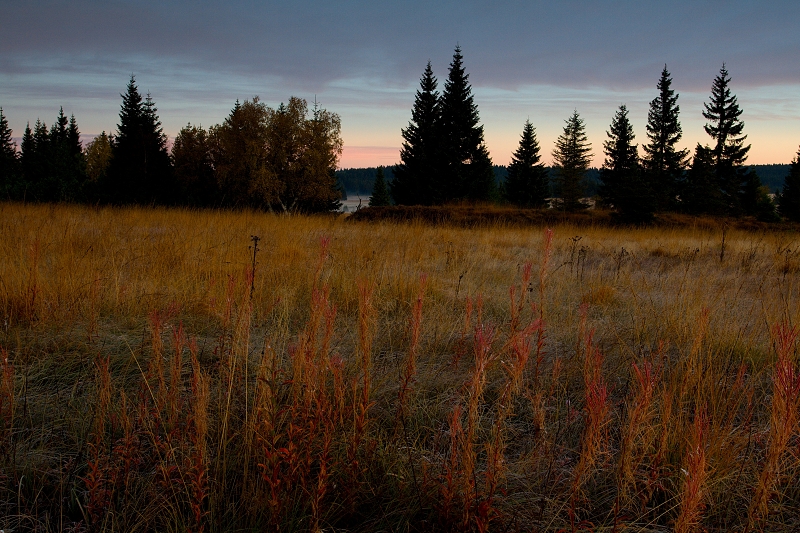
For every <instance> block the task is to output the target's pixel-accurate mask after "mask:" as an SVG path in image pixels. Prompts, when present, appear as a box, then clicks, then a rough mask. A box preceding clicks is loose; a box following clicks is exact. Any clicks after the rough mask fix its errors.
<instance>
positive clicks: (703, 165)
mask: <svg viewBox="0 0 800 533" xmlns="http://www.w3.org/2000/svg"><path fill="white" fill-rule="evenodd" d="M681 208H682V209H683V210H684V211H686V212H688V213H693V214H699V213H709V214H722V213H724V212H725V201H724V199H723V197H722V190H721V189H720V187H719V183H718V182H717V174H716V166H715V163H714V153H713V152H712V150H711V148H709V147H708V146H702V145H700V143H697V146H696V147H695V149H694V157H693V158H692V165H691V167H690V168H689V171H688V173H687V176H686V183H685V184H684V186H683V190H682V191H681Z"/></svg>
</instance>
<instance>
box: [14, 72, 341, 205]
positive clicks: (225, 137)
mask: <svg viewBox="0 0 800 533" xmlns="http://www.w3.org/2000/svg"><path fill="white" fill-rule="evenodd" d="M121 96H122V105H121V109H120V116H119V124H118V125H117V130H116V132H115V133H113V134H106V133H105V132H103V133H101V134H100V135H99V136H97V137H96V138H94V139H93V140H92V141H91V142H90V143H88V144H87V145H86V147H85V148H84V147H82V145H81V142H80V132H79V130H78V124H77V121H76V119H75V117H74V116H72V117H70V118H69V119H67V118H66V116H65V115H64V112H63V109H62V110H61V111H60V113H59V115H58V117H57V118H56V121H55V123H54V124H53V125H52V126H51V127H50V128H49V129H48V127H47V126H46V125H45V124H44V123H43V122H42V121H41V120H38V119H37V121H36V123H35V124H34V126H33V128H31V126H30V124H29V125H28V127H27V128H26V130H25V133H24V135H23V138H22V146H21V150H20V151H19V152H18V151H17V147H16V144H15V143H14V142H13V139H12V137H11V130H10V128H9V127H8V121H7V120H6V117H5V116H4V115H3V112H2V108H0V198H5V199H13V200H24V201H39V202H54V201H55V202H58V201H68V202H70V201H71V202H92V203H94V202H99V203H109V204H116V205H124V204H145V205H191V206H213V207H223V206H241V207H254V208H259V209H270V210H280V211H301V212H320V211H331V210H335V209H337V208H338V207H339V206H340V198H341V191H340V190H339V187H338V185H337V181H336V177H335V170H336V166H337V162H338V159H339V157H340V155H341V153H342V139H341V120H340V118H339V116H338V115H337V114H336V113H332V112H329V111H327V110H325V109H322V108H321V107H319V106H318V105H317V104H316V103H314V105H313V107H312V108H311V109H309V106H308V103H307V102H306V101H305V100H303V99H301V98H296V97H291V98H290V99H289V101H288V103H286V104H281V105H280V106H279V107H278V108H277V109H272V108H270V107H268V106H267V105H265V104H264V103H263V102H261V101H260V100H259V99H258V97H254V98H253V99H252V100H246V101H245V102H244V103H239V101H237V102H236V104H235V105H234V107H233V109H232V110H231V112H230V114H229V115H228V117H227V118H226V119H225V120H224V122H223V123H222V124H219V125H215V126H212V127H210V128H208V129H204V128H202V127H201V126H193V125H191V124H188V125H187V126H186V127H184V128H182V129H181V130H180V132H179V133H178V135H177V136H176V138H175V142H174V143H173V146H172V150H171V153H170V152H169V151H168V149H167V137H166V135H165V134H164V132H163V129H162V127H161V122H160V120H159V118H158V112H157V109H156V106H155V103H154V101H153V99H152V98H151V97H150V95H149V94H148V95H146V96H144V97H143V96H142V95H141V93H140V92H139V89H138V87H137V85H136V80H135V78H134V77H133V76H131V79H130V81H129V83H128V86H127V90H126V92H125V94H123V95H121Z"/></svg>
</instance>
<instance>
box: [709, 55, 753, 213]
mask: <svg viewBox="0 0 800 533" xmlns="http://www.w3.org/2000/svg"><path fill="white" fill-rule="evenodd" d="M730 81H731V78H730V77H729V76H728V71H727V69H726V68H725V65H724V64H723V65H722V68H721V69H720V71H719V75H718V76H716V77H715V78H714V82H713V84H712V86H711V99H710V101H709V102H708V103H705V104H703V117H704V118H705V119H706V120H708V121H709V122H708V123H707V124H706V125H705V131H706V133H707V134H708V135H709V136H710V137H711V138H712V139H713V140H714V145H713V146H712V147H711V156H712V158H713V161H714V172H715V175H716V181H717V185H718V186H719V189H720V194H721V198H722V201H723V203H724V206H725V210H726V211H727V212H728V213H730V214H740V213H741V212H742V211H743V206H747V205H755V204H756V203H757V202H756V201H755V200H754V199H753V198H745V196H746V195H748V192H749V193H750V194H752V190H753V189H754V187H752V186H750V187H747V188H745V186H744V185H745V183H746V182H747V181H753V180H754V179H755V178H754V177H753V176H748V175H747V172H748V171H747V169H746V168H745V167H744V162H745V161H746V160H747V152H748V151H750V145H749V144H748V145H745V144H744V142H745V140H746V139H747V135H744V134H743V133H742V132H743V130H744V122H742V121H741V120H740V118H739V117H740V116H741V115H742V110H741V109H740V108H739V103H738V101H737V99H736V96H735V95H733V94H732V93H731V89H730V86H729V84H730ZM759 185H760V183H759ZM755 189H757V187H755Z"/></svg>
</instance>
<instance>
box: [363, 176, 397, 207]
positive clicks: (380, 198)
mask: <svg viewBox="0 0 800 533" xmlns="http://www.w3.org/2000/svg"><path fill="white" fill-rule="evenodd" d="M391 203H392V199H391V197H390V196H389V189H387V188H386V179H384V177H383V167H378V170H376V171H375V184H374V185H373V186H372V196H370V197H369V205H370V207H378V206H386V205H391Z"/></svg>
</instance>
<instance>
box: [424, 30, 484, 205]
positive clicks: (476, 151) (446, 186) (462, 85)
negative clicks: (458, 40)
mask: <svg viewBox="0 0 800 533" xmlns="http://www.w3.org/2000/svg"><path fill="white" fill-rule="evenodd" d="M463 59H464V57H463V56H462V55H461V47H459V46H456V49H455V53H454V54H453V61H452V62H451V63H450V71H449V74H448V77H447V81H445V84H444V91H443V92H442V97H441V100H440V101H441V108H442V118H441V129H440V132H441V134H440V139H441V145H440V146H441V152H440V154H441V159H439V160H440V161H441V171H440V172H441V173H440V174H439V175H440V179H437V180H436V181H435V190H434V198H435V199H436V201H437V203H443V202H447V201H450V200H472V201H487V200H491V199H494V198H495V197H496V196H497V184H496V182H495V178H494V170H493V169H492V160H491V158H490V157H489V151H488V150H487V148H486V145H485V144H484V141H483V126H481V125H479V122H480V117H479V116H478V106H477V105H475V102H474V99H473V96H472V87H471V86H470V84H469V74H467V73H466V71H465V70H464V64H463ZM437 166H438V165H437Z"/></svg>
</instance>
